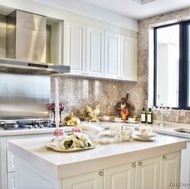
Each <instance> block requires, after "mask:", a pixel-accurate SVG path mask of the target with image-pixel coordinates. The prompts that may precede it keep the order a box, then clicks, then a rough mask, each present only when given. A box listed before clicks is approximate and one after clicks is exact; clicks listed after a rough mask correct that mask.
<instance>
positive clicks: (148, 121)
mask: <svg viewBox="0 0 190 189" xmlns="http://www.w3.org/2000/svg"><path fill="white" fill-rule="evenodd" d="M147 123H148V124H152V123H153V113H152V109H151V108H149V109H148V112H147Z"/></svg>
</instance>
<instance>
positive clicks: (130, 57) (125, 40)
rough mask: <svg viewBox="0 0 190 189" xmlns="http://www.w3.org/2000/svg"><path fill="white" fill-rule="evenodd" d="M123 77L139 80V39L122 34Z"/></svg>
mask: <svg viewBox="0 0 190 189" xmlns="http://www.w3.org/2000/svg"><path fill="white" fill-rule="evenodd" d="M121 77H122V79H124V80H130V81H136V80H137V39H134V38H131V37H127V36H124V35H122V36H121Z"/></svg>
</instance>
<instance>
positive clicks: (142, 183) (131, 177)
mask: <svg viewBox="0 0 190 189" xmlns="http://www.w3.org/2000/svg"><path fill="white" fill-rule="evenodd" d="M159 184H160V157H155V158H151V159H147V160H143V161H138V162H133V163H130V164H126V165H121V166H117V167H112V168H109V169H106V170H105V185H104V186H105V189H109V188H110V189H117V188H119V189H135V188H136V189H159V188H160V186H159Z"/></svg>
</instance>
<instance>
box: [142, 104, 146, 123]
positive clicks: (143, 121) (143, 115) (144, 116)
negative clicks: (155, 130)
mask: <svg viewBox="0 0 190 189" xmlns="http://www.w3.org/2000/svg"><path fill="white" fill-rule="evenodd" d="M141 123H146V111H145V107H143V109H142V111H141Z"/></svg>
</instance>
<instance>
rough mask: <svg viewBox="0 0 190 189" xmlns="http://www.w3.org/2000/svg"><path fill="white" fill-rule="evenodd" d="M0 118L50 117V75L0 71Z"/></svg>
mask: <svg viewBox="0 0 190 189" xmlns="http://www.w3.org/2000/svg"><path fill="white" fill-rule="evenodd" d="M0 81H1V84H0V119H26V118H50V112H49V104H50V76H48V75H45V76H42V75H23V74H4V73H0Z"/></svg>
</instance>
